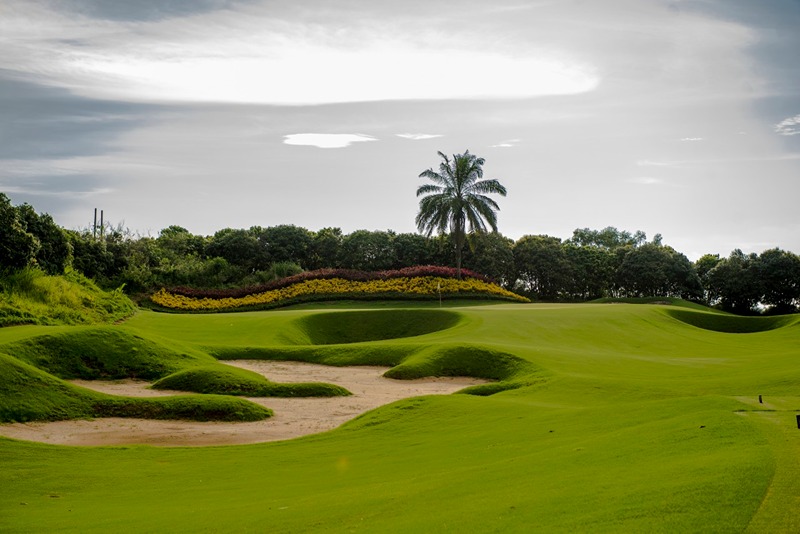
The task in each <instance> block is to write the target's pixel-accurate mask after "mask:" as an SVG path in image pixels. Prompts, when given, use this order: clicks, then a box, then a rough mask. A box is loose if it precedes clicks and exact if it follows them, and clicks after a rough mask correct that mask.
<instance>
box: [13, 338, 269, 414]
mask: <svg viewBox="0 0 800 534" xmlns="http://www.w3.org/2000/svg"><path fill="white" fill-rule="evenodd" d="M271 415H272V412H271V411H270V410H268V409H266V408H263V407H262V406H259V405H257V404H254V403H252V402H249V401H247V400H244V399H235V398H228V397H221V396H216V395H185V396H179V397H163V398H154V399H150V398H128V397H115V396H112V395H106V394H103V393H98V392H95V391H91V390H88V389H85V388H80V387H77V386H73V385H72V384H69V383H67V382H64V381H63V380H60V379H58V378H56V377H54V376H53V375H51V374H48V373H46V372H45V371H42V370H41V369H37V368H36V367H34V366H33V365H30V364H28V363H25V362H22V361H20V360H18V359H16V358H14V357H12V356H9V355H7V354H2V353H0V422H3V423H9V422H28V421H59V420H65V419H82V418H90V417H144V418H150V419H191V420H194V421H258V420H261V419H266V418H267V417H270V416H271Z"/></svg>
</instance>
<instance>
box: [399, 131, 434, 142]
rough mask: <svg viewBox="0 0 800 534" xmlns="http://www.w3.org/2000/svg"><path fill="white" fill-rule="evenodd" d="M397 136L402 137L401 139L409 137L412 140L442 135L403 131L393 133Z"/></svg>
mask: <svg viewBox="0 0 800 534" xmlns="http://www.w3.org/2000/svg"><path fill="white" fill-rule="evenodd" d="M395 135H396V136H397V137H402V138H403V139H411V140H412V141H419V140H421V139H435V138H437V137H444V136H443V135H442V134H423V133H417V134H412V133H404V134H395Z"/></svg>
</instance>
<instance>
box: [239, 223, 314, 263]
mask: <svg viewBox="0 0 800 534" xmlns="http://www.w3.org/2000/svg"><path fill="white" fill-rule="evenodd" d="M250 232H251V233H252V234H253V235H254V236H255V237H256V239H258V242H259V244H260V245H261V247H262V249H263V253H264V257H265V258H266V262H267V263H269V264H270V265H271V264H274V263H295V264H298V265H300V266H302V267H307V266H308V265H309V263H310V262H309V255H310V249H311V244H312V238H313V235H312V234H311V232H309V231H308V230H306V229H305V228H302V227H300V226H295V225H293V224H282V225H279V226H270V227H268V228H261V227H258V226H254V227H252V228H250Z"/></svg>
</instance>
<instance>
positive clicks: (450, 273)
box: [167, 265, 493, 299]
mask: <svg viewBox="0 0 800 534" xmlns="http://www.w3.org/2000/svg"><path fill="white" fill-rule="evenodd" d="M422 276H441V277H442V278H457V276H456V269H455V268H454V267H440V266H438V265H420V266H417V267H406V268H404V269H395V270H391V271H355V270H353V269H317V270H316V271H305V272H302V273H300V274H296V275H294V276H288V277H286V278H281V279H280V280H275V281H273V282H269V283H267V284H261V285H257V286H249V287H237V288H232V289H196V288H192V287H173V288H170V289H167V291H169V292H170V293H172V294H173V295H183V296H184V297H192V298H198V299H202V298H208V299H223V298H241V297H246V296H247V295H253V294H256V293H263V292H265V291H271V290H273V289H281V288H284V287H288V286H290V285H292V284H296V283H298V282H305V281H306V280H317V279H330V278H342V279H344V280H351V281H353V282H368V281H370V280H388V279H390V278H415V277H422ZM461 278H474V279H476V280H482V281H484V282H489V283H492V282H493V281H492V280H491V279H489V278H488V277H486V276H484V275H482V274H478V273H476V272H474V271H470V270H469V269H461Z"/></svg>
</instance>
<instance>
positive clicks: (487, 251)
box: [464, 232, 517, 289]
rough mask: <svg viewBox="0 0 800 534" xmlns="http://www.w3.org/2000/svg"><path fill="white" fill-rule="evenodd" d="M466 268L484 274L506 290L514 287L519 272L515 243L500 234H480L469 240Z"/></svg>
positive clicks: (465, 261) (465, 258) (472, 236)
mask: <svg viewBox="0 0 800 534" xmlns="http://www.w3.org/2000/svg"><path fill="white" fill-rule="evenodd" d="M468 242H469V246H468V247H467V250H466V252H465V253H464V267H466V268H467V269H472V270H473V271H475V272H477V273H480V274H484V275H486V276H488V277H489V278H491V279H492V280H494V281H495V282H497V283H498V284H500V285H501V286H503V287H504V288H506V289H511V288H512V287H514V283H515V282H516V281H517V271H516V268H515V264H514V241H513V240H511V239H509V238H507V237H503V236H502V235H501V234H499V233H498V232H487V233H484V232H480V233H476V234H472V235H471V236H469V239H468Z"/></svg>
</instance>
